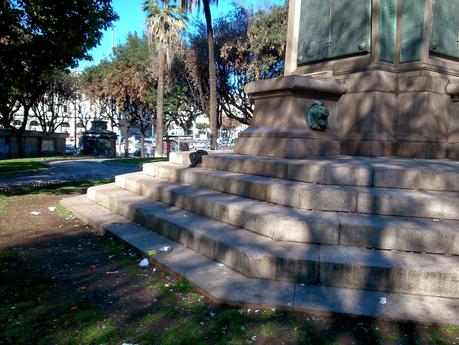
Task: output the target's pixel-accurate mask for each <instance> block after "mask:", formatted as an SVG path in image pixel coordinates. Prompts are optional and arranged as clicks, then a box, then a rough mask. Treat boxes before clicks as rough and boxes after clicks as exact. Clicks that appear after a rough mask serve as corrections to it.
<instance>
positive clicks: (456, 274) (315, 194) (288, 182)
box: [62, 153, 459, 324]
mask: <svg viewBox="0 0 459 345" xmlns="http://www.w3.org/2000/svg"><path fill="white" fill-rule="evenodd" d="M187 158H188V155H187V154H175V155H173V156H171V160H170V162H160V163H153V164H145V165H144V166H143V171H142V172H140V173H133V174H126V175H120V176H117V177H116V181H115V183H113V184H108V185H102V186H96V187H92V188H90V189H89V190H88V193H87V195H85V196H78V197H73V198H69V199H64V200H63V201H62V203H63V204H64V206H66V207H68V208H69V209H70V210H72V211H73V212H74V213H75V214H77V216H79V217H80V218H82V219H83V220H84V221H86V222H88V223H90V224H92V225H94V226H97V227H99V228H101V229H104V230H107V231H109V232H111V233H112V234H114V235H116V236H118V237H120V238H121V239H123V240H125V241H127V242H129V243H130V244H132V245H133V246H134V247H136V248H137V249H139V250H140V251H142V252H143V253H144V254H146V255H151V256H152V257H153V258H154V259H155V260H156V261H157V262H158V263H159V264H161V265H163V266H164V267H166V268H168V269H169V270H172V271H174V272H175V273H177V274H179V275H182V276H184V277H186V278H187V279H189V280H190V282H191V283H192V284H194V285H195V286H196V287H197V288H198V289H200V290H201V291H202V292H203V293H205V294H206V295H207V296H209V297H210V298H211V299H213V300H214V301H215V302H221V303H227V304H236V305H240V304H256V305H269V306H273V307H276V308H279V309H297V310H308V311H311V310H312V311H321V312H338V313H349V314H356V315H367V316H378V317H387V318H393V319H407V320H417V321H424V322H439V323H450V324H459V163H458V162H453V161H447V160H416V159H401V158H365V157H327V158H311V159H304V160H294V159H276V158H267V157H256V156H245V155H244V156H243V155H236V154H231V153H220V154H210V155H209V156H204V157H203V162H202V164H201V166H200V167H198V168H190V167H189V162H188V159H187Z"/></svg>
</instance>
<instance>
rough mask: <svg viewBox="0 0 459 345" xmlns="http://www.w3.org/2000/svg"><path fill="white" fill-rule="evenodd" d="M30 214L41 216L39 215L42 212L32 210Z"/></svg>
mask: <svg viewBox="0 0 459 345" xmlns="http://www.w3.org/2000/svg"><path fill="white" fill-rule="evenodd" d="M30 214H31V215H32V216H39V215H40V214H41V212H39V211H32V212H30Z"/></svg>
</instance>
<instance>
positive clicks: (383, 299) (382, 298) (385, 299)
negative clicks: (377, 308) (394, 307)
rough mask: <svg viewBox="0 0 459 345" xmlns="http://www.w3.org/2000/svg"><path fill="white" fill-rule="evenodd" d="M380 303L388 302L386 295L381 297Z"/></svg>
mask: <svg viewBox="0 0 459 345" xmlns="http://www.w3.org/2000/svg"><path fill="white" fill-rule="evenodd" d="M379 304H387V298H386V297H379Z"/></svg>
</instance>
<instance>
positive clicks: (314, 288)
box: [61, 195, 459, 325]
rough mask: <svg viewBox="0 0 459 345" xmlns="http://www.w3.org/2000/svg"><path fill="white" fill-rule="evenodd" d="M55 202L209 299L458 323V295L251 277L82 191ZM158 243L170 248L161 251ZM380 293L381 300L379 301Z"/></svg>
mask: <svg viewBox="0 0 459 345" xmlns="http://www.w3.org/2000/svg"><path fill="white" fill-rule="evenodd" d="M61 204H62V205H63V206H65V207H66V208H67V209H69V210H70V211H72V212H73V213H74V214H76V215H77V216H78V217H79V218H80V219H82V221H84V222H86V223H88V224H90V225H92V226H93V227H95V228H97V229H99V230H101V231H106V232H108V233H110V234H112V235H113V236H115V237H118V238H119V239H120V240H122V241H125V242H126V243H128V244H129V245H131V246H133V247H134V248H135V249H136V250H138V251H139V252H141V253H143V255H145V256H150V255H151V256H150V257H149V259H150V260H152V261H153V262H155V263H157V264H159V265H160V266H162V267H163V268H165V269H167V270H169V271H172V272H174V273H175V274H177V275H179V276H181V277H184V278H186V279H187V280H188V281H189V282H190V283H191V284H192V285H193V286H194V287H196V288H197V289H198V290H199V291H200V292H202V293H203V294H204V295H205V296H207V297H209V298H210V299H211V300H212V301H213V302H214V303H218V304H229V305H237V306H243V305H252V306H253V305H256V306H261V307H275V308H277V309H280V310H292V311H293V310H295V311H303V312H311V311H312V312H327V313H343V314H351V315H361V316H370V317H378V318H387V319H391V320H408V321H417V322H427V323H440V324H452V325H459V299H454V298H444V297H431V296H420V295H408V294H396V293H381V292H374V291H364V290H355V289H346V288H333V287H327V286H320V285H309V284H295V283H293V282H280V281H273V280H264V279H251V278H247V277H245V276H244V275H242V274H240V273H238V272H236V271H234V270H232V269H230V268H229V267H227V266H225V267H220V266H217V263H216V262H215V261H212V260H211V259H209V258H207V257H205V256H203V255H200V254H198V253H196V252H195V251H193V250H191V249H189V248H186V247H184V246H182V245H180V244H179V243H177V242H175V241H171V240H169V239H167V238H165V237H163V236H161V235H159V234H156V233H154V232H152V231H148V230H146V229H145V228H144V227H142V226H139V225H137V224H135V223H134V222H132V221H130V220H129V219H127V218H125V217H123V216H121V215H119V214H117V213H114V212H112V211H110V210H108V209H107V208H104V207H102V206H99V205H97V204H96V203H95V202H93V201H91V200H89V199H88V198H87V197H86V196H85V195H82V196H75V197H71V198H66V199H63V200H61ZM164 246H169V247H170V248H171V251H170V252H161V251H160V250H159V249H160V248H162V247H164ZM152 251H154V253H156V254H154V255H152V254H151V253H152ZM382 296H383V297H385V298H386V301H387V303H386V304H381V303H379V300H380V298H381V297H382Z"/></svg>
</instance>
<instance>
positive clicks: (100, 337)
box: [0, 191, 459, 345]
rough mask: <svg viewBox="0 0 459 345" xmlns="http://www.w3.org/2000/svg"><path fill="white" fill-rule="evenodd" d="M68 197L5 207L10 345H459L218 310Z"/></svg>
mask: <svg viewBox="0 0 459 345" xmlns="http://www.w3.org/2000/svg"><path fill="white" fill-rule="evenodd" d="M62 193H63V192H62V191H56V192H46V193H43V192H39V193H35V194H27V195H20V196H1V197H0V344H1V345H3V344H78V345H89V344H94V345H95V344H119V345H122V344H138V345H144V344H349V345H350V344H397V345H398V344H459V328H458V327H453V326H438V325H422V324H416V323H411V322H391V321H383V320H375V319H369V318H356V317H349V316H339V315H318V314H293V313H282V312H277V311H275V310H271V309H269V310H264V309H256V308H253V307H252V308H250V309H249V308H248V307H244V308H229V307H223V306H215V305H212V304H210V303H209V302H208V301H207V300H206V299H205V298H204V297H203V296H202V295H200V294H199V293H198V292H197V291H195V290H194V289H193V288H192V287H191V286H190V285H189V284H188V282H186V281H184V280H179V279H177V278H175V277H173V276H172V275H171V274H169V273H168V272H165V271H162V270H161V269H159V268H157V267H155V265H154V262H151V263H150V266H149V267H148V268H146V269H142V268H140V267H139V266H138V262H139V261H140V260H141V258H140V257H138V256H137V255H136V254H135V253H133V252H131V250H130V249H129V248H127V247H124V246H123V245H122V244H120V243H118V242H117V241H115V240H114V239H112V238H110V237H108V236H106V235H103V234H101V233H99V232H97V231H95V230H94V229H92V228H91V227H89V226H86V225H84V224H82V223H81V222H80V221H79V220H78V219H76V218H74V217H73V215H72V214H70V213H69V212H67V211H66V210H65V209H63V208H62V207H59V206H56V205H57V203H58V201H59V200H60V198H62V197H63V196H64V197H65V195H62ZM64 193H65V192H64ZM72 193H74V192H72ZM48 207H56V209H55V210H53V211H50V210H49V209H48ZM31 212H39V214H38V215H33V214H31Z"/></svg>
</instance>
